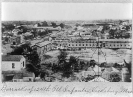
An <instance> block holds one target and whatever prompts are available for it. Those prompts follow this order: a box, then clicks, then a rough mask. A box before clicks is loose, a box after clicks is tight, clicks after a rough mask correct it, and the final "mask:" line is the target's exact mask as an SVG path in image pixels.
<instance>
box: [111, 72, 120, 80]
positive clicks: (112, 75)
mask: <svg viewBox="0 0 133 97" xmlns="http://www.w3.org/2000/svg"><path fill="white" fill-rule="evenodd" d="M110 81H111V82H119V81H121V77H120V76H119V75H118V74H117V73H114V74H111V75H110Z"/></svg>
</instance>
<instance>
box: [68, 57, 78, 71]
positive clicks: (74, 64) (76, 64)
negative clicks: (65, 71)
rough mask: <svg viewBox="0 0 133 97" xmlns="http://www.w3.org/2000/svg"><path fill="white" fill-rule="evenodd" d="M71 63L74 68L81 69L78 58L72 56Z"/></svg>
mask: <svg viewBox="0 0 133 97" xmlns="http://www.w3.org/2000/svg"><path fill="white" fill-rule="evenodd" d="M69 64H70V65H71V67H72V69H73V70H74V71H75V70H76V71H78V70H79V65H78V62H77V59H76V58H75V57H73V56H70V59H69Z"/></svg>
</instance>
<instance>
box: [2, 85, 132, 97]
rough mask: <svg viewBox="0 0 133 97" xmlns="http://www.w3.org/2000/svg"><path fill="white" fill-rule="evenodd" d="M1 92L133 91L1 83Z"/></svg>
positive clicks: (126, 89)
mask: <svg viewBox="0 0 133 97" xmlns="http://www.w3.org/2000/svg"><path fill="white" fill-rule="evenodd" d="M0 91H1V92H28V93H33V92H66V93H69V94H74V93H113V94H114V95H117V94H119V93H133V91H132V90H130V89H128V88H125V87H123V86H122V87H120V88H119V90H114V89H113V88H112V87H99V86H94V87H83V88H77V87H72V86H71V87H70V86H69V85H66V86H60V85H53V86H52V85H51V84H50V85H48V86H41V87H38V86H30V87H29V86H22V87H21V86H20V87H9V86H8V85H6V84H3V86H2V87H1V89H0Z"/></svg>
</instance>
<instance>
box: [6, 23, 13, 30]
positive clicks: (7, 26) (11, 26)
mask: <svg viewBox="0 0 133 97" xmlns="http://www.w3.org/2000/svg"><path fill="white" fill-rule="evenodd" d="M14 28H15V26H14V25H13V24H8V25H5V29H6V30H13V29H14Z"/></svg>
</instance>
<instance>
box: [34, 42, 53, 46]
mask: <svg viewBox="0 0 133 97" xmlns="http://www.w3.org/2000/svg"><path fill="white" fill-rule="evenodd" d="M50 43H51V42H50V41H43V42H40V43H37V44H36V45H37V46H39V47H43V46H45V45H48V44H50Z"/></svg>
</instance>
